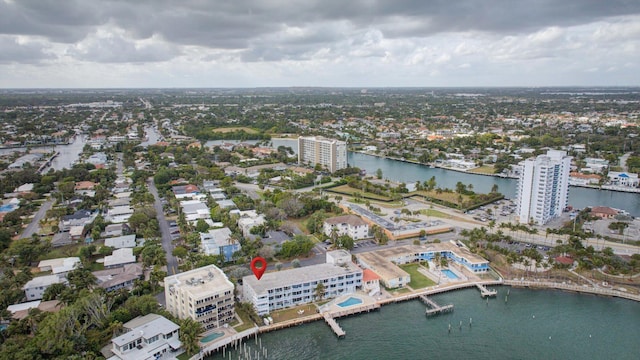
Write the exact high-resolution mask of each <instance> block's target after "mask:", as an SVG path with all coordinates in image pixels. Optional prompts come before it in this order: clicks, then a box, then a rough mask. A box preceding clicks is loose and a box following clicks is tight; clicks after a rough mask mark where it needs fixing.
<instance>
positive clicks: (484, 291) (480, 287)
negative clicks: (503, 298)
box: [476, 284, 498, 298]
mask: <svg viewBox="0 0 640 360" xmlns="http://www.w3.org/2000/svg"><path fill="white" fill-rule="evenodd" d="M476 287H477V288H478V290H480V296H482V297H483V298H485V297H492V296H496V295H498V291H497V290H489V289H487V288H486V287H485V286H484V285H482V284H476Z"/></svg>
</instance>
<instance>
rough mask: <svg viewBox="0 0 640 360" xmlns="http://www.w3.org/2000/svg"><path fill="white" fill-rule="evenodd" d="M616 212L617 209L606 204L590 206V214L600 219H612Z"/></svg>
mask: <svg viewBox="0 0 640 360" xmlns="http://www.w3.org/2000/svg"><path fill="white" fill-rule="evenodd" d="M618 213H619V212H618V210H616V209H613V208H610V207H607V206H594V207H592V208H591V216H596V217H599V218H601V219H613V218H614V217H616V215H618Z"/></svg>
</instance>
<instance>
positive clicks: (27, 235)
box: [20, 199, 54, 239]
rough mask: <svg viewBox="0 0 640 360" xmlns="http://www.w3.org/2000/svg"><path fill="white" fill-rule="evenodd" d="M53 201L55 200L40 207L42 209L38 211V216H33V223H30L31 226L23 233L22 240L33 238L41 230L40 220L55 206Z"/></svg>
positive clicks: (48, 200) (48, 201) (49, 200)
mask: <svg viewBox="0 0 640 360" xmlns="http://www.w3.org/2000/svg"><path fill="white" fill-rule="evenodd" d="M53 201H54V200H53V199H47V201H45V202H44V203H43V204H42V206H40V209H38V211H37V212H36V214H35V215H34V216H33V219H32V220H31V223H29V225H27V227H26V228H25V229H24V231H23V232H22V235H21V236H20V238H21V239H28V238H30V237H31V235H33V234H35V233H36V232H37V231H38V229H39V228H40V220H42V219H43V218H44V216H45V215H46V214H47V211H49V209H51V206H53Z"/></svg>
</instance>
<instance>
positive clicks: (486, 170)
mask: <svg viewBox="0 0 640 360" xmlns="http://www.w3.org/2000/svg"><path fill="white" fill-rule="evenodd" d="M467 172H470V173H476V174H487V175H493V174H495V172H496V170H495V168H494V167H493V166H491V165H482V166H480V167H479V168H475V169H471V170H469V171H467Z"/></svg>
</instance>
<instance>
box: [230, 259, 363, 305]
mask: <svg viewBox="0 0 640 360" xmlns="http://www.w3.org/2000/svg"><path fill="white" fill-rule="evenodd" d="M242 281H243V287H242V292H243V297H244V300H245V301H249V302H251V303H252V304H253V307H254V308H255V309H256V312H257V313H258V315H265V314H268V313H270V312H272V311H274V310H278V309H283V308H287V307H290V306H297V305H301V304H306V303H310V302H312V301H314V300H315V299H316V293H317V290H316V289H317V288H318V285H319V284H323V285H324V295H323V298H325V299H330V298H334V297H336V296H339V295H344V294H351V293H353V292H355V291H356V289H357V288H359V287H361V286H362V269H360V268H359V267H357V266H356V265H355V264H353V263H352V262H351V261H349V262H346V263H343V264H341V265H339V264H318V265H311V266H305V267H301V268H294V269H288V270H283V271H277V272H271V273H266V274H264V275H263V276H262V278H261V279H260V280H258V279H256V278H255V276H253V275H250V276H245V277H244V278H243V279H242Z"/></svg>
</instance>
